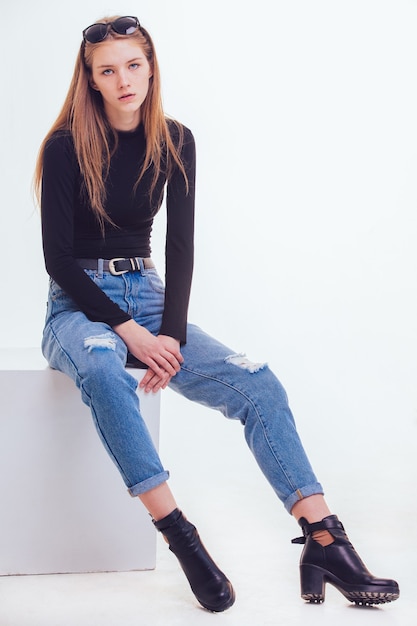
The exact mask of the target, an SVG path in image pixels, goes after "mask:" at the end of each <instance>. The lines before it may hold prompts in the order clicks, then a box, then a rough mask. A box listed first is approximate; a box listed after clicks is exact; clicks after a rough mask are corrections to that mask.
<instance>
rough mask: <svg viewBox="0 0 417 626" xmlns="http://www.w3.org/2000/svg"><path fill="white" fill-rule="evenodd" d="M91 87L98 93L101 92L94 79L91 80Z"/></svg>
mask: <svg viewBox="0 0 417 626" xmlns="http://www.w3.org/2000/svg"><path fill="white" fill-rule="evenodd" d="M90 87H91V88H92V89H95V90H96V91H100V90H99V88H98V87H97V85H96V84H95V82H94V81H93V79H92V78H90Z"/></svg>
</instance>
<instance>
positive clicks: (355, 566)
mask: <svg viewBox="0 0 417 626" xmlns="http://www.w3.org/2000/svg"><path fill="white" fill-rule="evenodd" d="M298 523H299V524H300V526H301V528H302V529H303V537H299V538H297V539H293V540H292V543H303V544H305V546H304V549H303V552H302V554H301V559H300V579H301V597H302V598H303V599H304V600H307V601H308V602H324V597H325V585H326V583H330V584H331V585H333V586H334V587H336V589H338V590H339V591H340V592H341V593H342V594H343V595H344V596H345V598H347V599H348V600H350V602H355V604H362V605H368V604H383V603H384V602H392V601H393V600H396V599H397V598H398V597H399V595H400V590H399V588H398V583H396V581H395V580H389V579H384V578H376V577H375V576H373V575H372V574H371V573H370V572H369V570H368V569H367V568H366V567H365V565H364V564H363V562H362V561H361V559H360V557H359V555H358V553H357V552H356V550H355V548H354V547H353V546H352V544H351V543H350V541H349V539H348V537H347V535H346V533H345V529H344V528H343V524H342V523H341V522H339V520H338V518H337V517H336V515H329V516H328V517H325V518H324V519H323V520H322V521H321V522H316V523H314V524H309V523H308V522H307V520H306V519H305V518H304V517H302V518H301V519H300V520H299V522H298ZM319 530H327V531H328V532H329V533H330V534H331V535H332V537H333V539H334V541H333V543H330V544H329V545H327V546H325V547H324V546H321V545H320V543H319V542H318V541H315V539H314V538H313V536H312V535H313V533H314V532H316V531H319Z"/></svg>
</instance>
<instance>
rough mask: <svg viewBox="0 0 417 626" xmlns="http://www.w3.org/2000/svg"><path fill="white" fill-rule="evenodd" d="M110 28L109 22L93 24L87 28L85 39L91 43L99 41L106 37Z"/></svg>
mask: <svg viewBox="0 0 417 626" xmlns="http://www.w3.org/2000/svg"><path fill="white" fill-rule="evenodd" d="M107 30H108V25H107V24H93V25H92V26H89V27H88V28H86V29H85V31H84V33H83V35H84V39H85V40H86V41H88V42H89V43H98V42H99V41H103V39H105V38H106V35H107Z"/></svg>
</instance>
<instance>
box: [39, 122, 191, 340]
mask: <svg viewBox="0 0 417 626" xmlns="http://www.w3.org/2000/svg"><path fill="white" fill-rule="evenodd" d="M169 127H170V132H171V133H172V136H173V137H174V133H175V132H178V131H176V129H175V126H174V125H173V124H171V123H170V124H169ZM174 139H175V137H174ZM145 148H146V140H145V133H144V128H143V125H140V126H139V127H138V129H137V130H135V131H132V132H118V146H117V150H116V152H115V153H114V154H113V156H112V158H111V163H110V172H109V176H108V178H107V179H106V191H107V199H106V204H105V209H106V212H107V214H108V215H109V217H110V218H111V220H112V221H113V222H114V224H115V226H113V225H111V224H109V223H106V224H105V232H104V236H103V233H102V232H101V227H100V225H99V223H98V220H97V218H96V217H95V215H94V214H93V212H92V210H91V208H90V206H89V203H88V200H87V198H86V193H85V191H84V185H83V180H82V175H81V173H80V168H79V166H78V161H77V158H76V154H75V150H74V145H73V141H72V137H71V135H70V133H69V132H58V133H55V134H54V135H53V136H52V138H51V139H50V140H49V142H48V143H47V145H46V148H45V154H44V171H43V181H42V207H41V208H42V236H43V249H44V256H45V265H46V270H47V272H48V274H49V275H50V276H51V277H52V278H53V279H54V280H55V281H56V282H57V283H58V284H59V285H60V287H61V288H62V289H63V290H64V291H65V292H66V293H67V294H68V295H69V296H70V297H71V298H72V299H73V300H74V302H75V303H76V304H77V306H78V307H79V308H80V310H81V311H83V312H84V313H85V314H86V315H87V317H88V318H89V319H90V320H92V321H101V322H105V323H107V324H109V325H110V326H116V325H117V324H121V323H122V322H125V321H127V320H129V319H130V316H129V314H128V313H126V312H125V311H123V310H122V309H121V308H120V307H119V306H118V305H117V304H115V303H114V302H113V301H112V300H111V299H110V298H108V296H107V295H106V294H105V293H104V292H103V291H102V290H101V289H100V288H99V287H98V286H97V285H96V284H95V283H94V282H93V281H92V280H91V279H90V278H89V277H88V275H87V274H86V273H85V272H84V270H83V269H82V268H81V267H80V266H79V264H78V263H77V261H76V259H80V258H89V259H96V258H97V259H98V258H103V259H112V258H115V257H143V258H146V257H149V256H151V242H150V239H151V231H152V224H153V220H154V217H155V215H156V214H157V212H158V211H159V209H160V207H161V204H162V200H163V196H164V191H165V189H166V208H167V233H166V248H165V258H166V264H165V307H164V314H163V319H162V325H161V328H160V333H161V334H164V335H169V336H171V337H174V338H175V339H178V340H179V341H181V342H182V343H184V342H185V341H186V323H187V311H188V302H189V296H190V289H191V278H192V271H193V252H194V246H193V238H194V184H195V145H194V139H193V136H192V133H191V131H190V130H188V129H187V128H185V127H184V143H183V148H182V159H183V163H184V166H185V171H186V174H187V178H188V184H189V190H188V193H187V189H186V183H185V180H184V176H183V174H182V172H181V171H180V169H179V168H178V167H177V166H174V168H173V173H172V175H171V176H170V178H169V180H168V181H167V178H166V175H165V174H163V173H161V174H160V175H159V178H158V181H157V184H156V187H155V189H154V191H153V193H152V197H150V193H149V190H150V186H151V181H152V177H153V174H154V170H153V167H152V166H151V167H149V168H148V169H147V171H146V172H145V174H144V176H143V178H142V179H141V181H140V183H139V186H138V187H137V189H136V191H134V187H135V183H136V181H137V178H138V174H139V172H140V171H141V166H142V164H143V160H144V155H145Z"/></svg>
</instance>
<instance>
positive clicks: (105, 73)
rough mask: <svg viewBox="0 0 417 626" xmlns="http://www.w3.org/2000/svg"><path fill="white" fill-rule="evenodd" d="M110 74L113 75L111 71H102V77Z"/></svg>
mask: <svg viewBox="0 0 417 626" xmlns="http://www.w3.org/2000/svg"><path fill="white" fill-rule="evenodd" d="M112 73H113V70H104V71H103V74H104V76H110V74H112Z"/></svg>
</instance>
